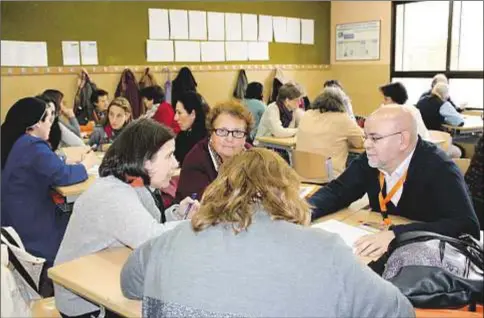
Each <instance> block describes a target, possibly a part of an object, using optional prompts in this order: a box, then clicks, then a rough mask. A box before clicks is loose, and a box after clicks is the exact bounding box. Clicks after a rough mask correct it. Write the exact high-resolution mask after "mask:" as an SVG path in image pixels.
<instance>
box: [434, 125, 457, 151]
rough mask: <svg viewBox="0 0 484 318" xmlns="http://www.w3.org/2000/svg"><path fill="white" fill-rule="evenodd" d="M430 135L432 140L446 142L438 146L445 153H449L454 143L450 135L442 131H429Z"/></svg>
mask: <svg viewBox="0 0 484 318" xmlns="http://www.w3.org/2000/svg"><path fill="white" fill-rule="evenodd" d="M429 134H430V138H432V140H445V141H444V142H443V143H440V144H438V145H439V147H440V148H441V149H442V150H443V151H445V152H448V151H449V147H450V145H451V143H452V137H451V135H450V134H449V133H447V132H445V131H440V130H429Z"/></svg>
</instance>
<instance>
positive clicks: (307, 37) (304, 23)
mask: <svg viewBox="0 0 484 318" xmlns="http://www.w3.org/2000/svg"><path fill="white" fill-rule="evenodd" d="M301 43H302V44H314V20H309V19H301Z"/></svg>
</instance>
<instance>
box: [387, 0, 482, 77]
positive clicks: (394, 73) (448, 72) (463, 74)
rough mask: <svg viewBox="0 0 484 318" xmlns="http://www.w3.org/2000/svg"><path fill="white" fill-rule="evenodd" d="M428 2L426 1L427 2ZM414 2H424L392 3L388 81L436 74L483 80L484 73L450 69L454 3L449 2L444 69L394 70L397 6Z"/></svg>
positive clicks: (451, 0)
mask: <svg viewBox="0 0 484 318" xmlns="http://www.w3.org/2000/svg"><path fill="white" fill-rule="evenodd" d="M427 1H428V0H427ZM415 2H425V1H422V0H421V1H392V8H391V10H392V13H391V18H392V23H391V47H390V49H391V52H390V80H391V79H393V78H405V77H414V78H432V77H434V75H435V74H437V73H442V74H445V76H447V78H448V79H460V78H467V79H482V78H484V71H453V70H451V69H450V64H451V54H452V52H451V49H452V22H453V18H454V1H453V0H449V16H448V19H447V21H448V24H447V52H446V61H445V69H443V70H435V71H428V70H427V71H396V70H395V53H396V36H397V34H396V30H397V6H398V5H402V4H409V3H415Z"/></svg>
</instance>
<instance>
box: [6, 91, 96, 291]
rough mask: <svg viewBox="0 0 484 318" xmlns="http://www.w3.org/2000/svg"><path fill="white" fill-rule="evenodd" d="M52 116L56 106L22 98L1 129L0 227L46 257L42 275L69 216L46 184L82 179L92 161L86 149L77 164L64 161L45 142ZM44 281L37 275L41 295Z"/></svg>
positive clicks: (30, 250)
mask: <svg viewBox="0 0 484 318" xmlns="http://www.w3.org/2000/svg"><path fill="white" fill-rule="evenodd" d="M54 118H55V108H54V107H53V106H51V105H49V104H48V103H46V102H45V101H44V100H41V99H39V98H32V97H28V98H22V99H20V100H19V101H17V102H16V103H15V104H14V105H13V106H12V108H10V109H9V111H8V113H7V116H6V118H5V121H4V123H3V124H2V129H1V135H2V143H1V144H2V226H11V227H13V228H14V229H15V230H16V231H17V233H18V234H19V236H20V238H21V239H22V242H23V244H24V245H25V248H26V250H27V252H29V253H31V254H33V255H35V256H39V257H43V258H45V259H46V266H44V269H45V273H46V270H47V268H49V267H51V266H52V264H53V262H54V258H55V255H56V253H57V250H58V248H59V245H60V242H61V240H62V236H63V235H64V232H65V229H66V226H67V222H68V220H69V216H68V215H67V214H62V212H60V211H59V209H58V208H57V206H56V205H55V203H54V202H53V200H52V198H51V196H50V195H49V193H50V191H51V188H52V187H55V186H65V185H71V184H75V183H78V182H81V181H84V180H86V179H87V170H88V169H89V168H91V166H92V165H94V164H95V162H96V157H95V155H94V154H92V153H91V154H88V155H87V156H86V158H85V159H84V161H82V162H81V163H80V164H74V165H67V164H65V163H64V162H63V161H62V160H61V159H60V158H59V157H58V156H57V155H56V154H55V153H54V152H53V151H52V148H51V146H50V145H49V144H48V143H47V140H48V138H49V133H50V130H51V127H52V123H53V122H54ZM45 273H44V274H45ZM45 278H47V276H46V275H45ZM43 282H46V280H44V279H42V277H41V283H40V284H41V294H42V295H43V296H50V295H52V289H51V288H50V291H49V290H48V289H49V288H48V285H49V284H48V283H47V284H46V285H43ZM44 288H45V289H44Z"/></svg>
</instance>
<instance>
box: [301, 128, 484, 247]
mask: <svg viewBox="0 0 484 318" xmlns="http://www.w3.org/2000/svg"><path fill="white" fill-rule="evenodd" d="M378 175H379V170H378V169H375V168H371V167H370V166H369V165H368V158H367V156H366V153H363V154H362V155H360V156H359V157H358V158H357V159H355V160H354V161H353V162H352V163H351V164H350V166H349V167H348V168H347V169H346V170H345V171H344V172H343V173H342V174H341V175H340V176H339V177H338V178H337V179H336V180H333V181H332V182H330V183H329V184H328V185H327V186H325V187H323V188H321V189H320V190H319V191H317V192H316V193H315V194H314V195H313V196H312V197H311V198H310V199H309V203H310V204H311V205H313V206H314V207H315V208H314V210H313V214H312V219H313V220H314V219H317V218H319V217H321V216H323V215H327V214H330V213H333V212H336V211H338V210H341V209H343V208H345V207H347V206H349V205H350V204H351V203H352V202H354V201H356V200H358V199H359V198H361V197H362V196H363V195H364V194H365V193H367V194H368V198H369V200H370V207H371V210H372V211H377V212H379V211H380V205H379V202H378V193H379V191H380V185H379V182H378ZM387 209H388V212H389V214H394V215H399V216H402V217H405V218H408V219H410V220H415V221H420V222H419V223H410V224H405V225H394V226H393V227H392V230H393V231H394V232H395V234H399V233H402V232H407V231H430V232H435V233H440V234H443V235H447V236H452V237H457V236H459V235H460V234H463V233H468V234H471V235H473V236H475V237H476V238H479V222H478V221H477V217H476V214H475V212H474V208H473V206H472V201H471V198H470V196H469V193H468V190H467V186H466V184H465V182H464V177H463V176H462V173H461V172H460V170H459V168H458V167H457V166H456V165H455V163H454V162H453V161H452V159H450V158H449V157H448V156H447V155H446V154H445V153H444V152H443V151H442V150H441V149H439V148H438V147H437V146H435V145H434V144H432V143H430V142H427V141H424V140H422V139H420V137H419V140H418V143H417V147H416V149H415V152H414V154H413V157H412V159H411V161H410V165H409V168H408V172H407V179H406V181H405V184H404V187H403V192H402V196H401V198H400V200H399V202H398V205H397V207H395V206H393V204H392V203H391V202H390V203H389V204H388V205H387Z"/></svg>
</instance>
